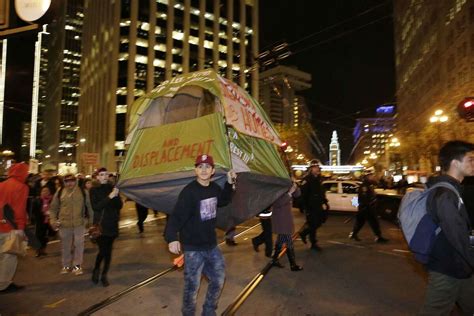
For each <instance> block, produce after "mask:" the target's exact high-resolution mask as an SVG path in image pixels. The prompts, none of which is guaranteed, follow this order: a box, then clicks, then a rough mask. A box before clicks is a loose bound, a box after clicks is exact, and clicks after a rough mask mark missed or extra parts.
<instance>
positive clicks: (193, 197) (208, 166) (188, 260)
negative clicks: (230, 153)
mask: <svg viewBox="0 0 474 316" xmlns="http://www.w3.org/2000/svg"><path fill="white" fill-rule="evenodd" d="M195 167H196V168H195V173H196V180H195V181H192V182H191V183H189V184H188V185H187V186H185V187H184V189H183V190H182V191H181V193H180V194H179V197H178V201H177V202H176V206H175V208H174V210H173V214H171V216H170V217H169V220H168V223H167V225H166V229H165V239H166V241H167V242H168V249H169V251H170V252H171V253H174V254H179V253H181V245H182V247H183V250H184V263H185V265H184V294H183V307H182V313H183V315H194V313H195V310H196V297H197V293H198V290H199V286H200V283H201V273H203V274H204V275H205V276H206V277H207V279H208V280H209V286H208V287H207V295H206V301H205V302H204V306H203V312H202V314H203V315H215V310H216V309H217V302H218V299H219V296H220V293H221V290H222V287H223V286H224V278H225V264H224V258H223V256H222V253H221V251H220V250H219V247H217V239H216V231H215V229H216V215H217V207H219V206H225V205H226V204H228V203H229V202H230V200H231V193H232V183H233V182H234V179H235V177H236V174H235V172H234V171H232V170H231V171H229V172H228V173H227V182H226V183H225V185H224V189H223V190H222V189H221V188H220V187H219V185H217V184H216V183H214V182H212V181H211V177H212V175H213V174H214V172H215V169H214V161H213V159H212V157H211V156H209V155H199V156H198V157H197V159H196V163H195ZM178 234H179V239H178ZM178 240H179V241H178ZM180 241H181V243H180Z"/></svg>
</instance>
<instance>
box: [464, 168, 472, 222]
mask: <svg viewBox="0 0 474 316" xmlns="http://www.w3.org/2000/svg"><path fill="white" fill-rule="evenodd" d="M461 184H462V199H463V201H464V204H465V205H466V210H467V213H468V214H469V218H470V220H471V227H474V176H470V177H465V178H464V180H463V182H462V183H461Z"/></svg>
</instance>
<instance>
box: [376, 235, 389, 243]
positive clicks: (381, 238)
mask: <svg viewBox="0 0 474 316" xmlns="http://www.w3.org/2000/svg"><path fill="white" fill-rule="evenodd" d="M375 242H376V243H379V244H385V243H387V242H388V239H387V238H383V237H382V236H380V237H376V238H375Z"/></svg>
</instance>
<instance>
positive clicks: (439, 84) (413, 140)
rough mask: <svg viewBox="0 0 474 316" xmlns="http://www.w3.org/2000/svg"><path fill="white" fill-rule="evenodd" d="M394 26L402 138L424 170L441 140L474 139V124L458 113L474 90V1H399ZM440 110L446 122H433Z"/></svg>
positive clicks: (410, 161) (409, 157)
mask: <svg viewBox="0 0 474 316" xmlns="http://www.w3.org/2000/svg"><path fill="white" fill-rule="evenodd" d="M394 26H395V67H396V72H397V103H398V124H399V137H400V143H401V148H402V153H404V155H403V158H404V160H405V164H406V165H407V166H408V168H410V169H412V168H413V169H419V170H421V169H423V168H424V167H423V166H422V164H421V163H420V161H422V160H426V159H428V160H432V161H433V163H434V162H435V160H436V154H437V151H438V150H439V146H440V145H441V143H442V142H445V141H447V140H449V139H464V140H470V141H474V124H472V123H471V124H468V123H466V122H464V121H463V120H461V119H459V117H458V115H457V113H456V105H457V104H458V103H459V102H461V100H462V99H463V98H464V97H467V96H472V95H474V89H473V87H474V2H473V1H467V0H450V1H430V0H416V1H415V0H410V1H408V0H407V1H394ZM436 110H442V111H444V113H445V114H446V115H447V116H446V117H447V121H445V120H443V121H442V122H440V121H439V120H438V121H436V122H434V123H432V124H430V117H431V116H433V115H434V113H435V111H436ZM433 121H434V120H433ZM420 147H421V148H423V150H419V149H420ZM427 168H430V169H434V168H432V166H431V167H430V166H428V167H427ZM425 171H432V170H425Z"/></svg>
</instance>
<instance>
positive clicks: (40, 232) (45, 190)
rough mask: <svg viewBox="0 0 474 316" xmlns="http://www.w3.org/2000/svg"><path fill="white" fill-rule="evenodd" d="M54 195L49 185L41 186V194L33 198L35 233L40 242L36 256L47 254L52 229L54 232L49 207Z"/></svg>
mask: <svg viewBox="0 0 474 316" xmlns="http://www.w3.org/2000/svg"><path fill="white" fill-rule="evenodd" d="M52 199H53V195H52V193H51V189H50V187H49V186H44V187H42V188H41V193H40V196H39V197H37V198H34V200H33V216H34V219H35V235H36V238H37V239H38V241H39V243H40V248H39V249H38V250H37V251H36V257H41V256H46V246H47V245H48V241H49V237H48V236H49V235H50V231H51V232H53V233H54V230H53V228H52V227H51V225H50V213H49V207H50V205H51V201H52Z"/></svg>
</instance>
